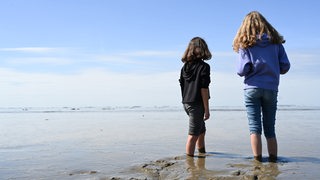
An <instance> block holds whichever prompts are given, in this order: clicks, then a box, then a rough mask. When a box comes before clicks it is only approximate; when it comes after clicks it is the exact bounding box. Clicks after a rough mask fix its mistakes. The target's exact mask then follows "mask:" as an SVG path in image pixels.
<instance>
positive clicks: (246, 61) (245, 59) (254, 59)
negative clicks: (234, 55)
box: [238, 34, 290, 91]
mask: <svg viewBox="0 0 320 180" xmlns="http://www.w3.org/2000/svg"><path fill="white" fill-rule="evenodd" d="M289 69H290V62H289V59H288V57H287V54H286V52H285V49H284V47H283V45H282V44H272V43H271V42H270V41H269V39H268V36H267V35H265V34H264V35H263V36H262V37H261V39H260V40H257V43H256V44H255V45H254V46H253V47H249V48H247V49H242V48H240V49H239V67H238V75H239V76H244V84H245V88H244V89H250V88H262V89H270V90H275V91H278V86H279V77H280V74H285V73H286V72H288V71H289Z"/></svg>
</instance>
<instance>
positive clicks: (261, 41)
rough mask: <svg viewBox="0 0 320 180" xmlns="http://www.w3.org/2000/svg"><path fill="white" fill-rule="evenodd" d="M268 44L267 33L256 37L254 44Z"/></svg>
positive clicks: (261, 45)
mask: <svg viewBox="0 0 320 180" xmlns="http://www.w3.org/2000/svg"><path fill="white" fill-rule="evenodd" d="M269 44H270V38H269V36H268V35H267V34H262V35H261V36H260V37H259V36H258V37H257V43H256V45H258V46H260V47H266V46H268V45H269Z"/></svg>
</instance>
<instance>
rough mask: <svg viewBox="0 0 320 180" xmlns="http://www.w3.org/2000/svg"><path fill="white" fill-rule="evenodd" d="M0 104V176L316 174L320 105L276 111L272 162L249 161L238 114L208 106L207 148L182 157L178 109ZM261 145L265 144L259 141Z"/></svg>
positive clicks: (182, 121) (117, 179) (182, 122)
mask: <svg viewBox="0 0 320 180" xmlns="http://www.w3.org/2000/svg"><path fill="white" fill-rule="evenodd" d="M25 111H26V110H24V111H21V112H20V111H17V110H12V111H11V110H7V109H6V110H3V109H2V112H1V113H0V118H1V124H0V179H101V180H103V179H105V180H108V179H114V180H122V179H124V180H125V179H132V180H133V179H317V178H318V177H319V176H320V172H319V170H318V169H319V167H320V158H319V157H318V154H319V152H320V145H319V143H317V142H318V141H317V135H316V134H317V132H320V131H319V129H320V126H319V125H320V122H319V121H318V120H319V117H320V110H319V109H309V108H298V109H297V108H295V109H290V108H289V109H286V108H283V109H282V110H279V111H278V115H277V130H276V131H277V137H278V141H279V162H278V163H269V162H267V153H266V147H265V146H264V149H263V158H264V161H263V162H262V163H257V162H255V161H253V159H252V156H251V149H250V144H249V135H248V129H247V122H246V116H245V112H244V111H243V110H241V109H224V108H222V109H215V110H213V111H212V112H211V114H212V117H211V119H210V120H209V121H208V122H207V135H206V143H207V145H206V146H207V151H208V152H207V153H206V154H201V156H200V157H195V158H190V157H186V156H185V155H184V147H185V140H186V132H187V119H186V118H187V117H186V115H185V113H184V112H183V111H182V110H180V109H179V108H174V109H171V108H164V109H163V108H153V109H140V108H135V109H126V108H125V109H120V110H119V109H116V110H114V109H108V108H103V109H98V110H97V109H94V110H92V109H89V110H88V109H86V110H83V108H79V109H77V108H76V109H67V110H66V109H63V110H56V109H54V110H50V109H49V110H48V109H46V110H43V109H41V110H32V109H31V110H30V109H28V111H27V112H25ZM264 143H265V142H264Z"/></svg>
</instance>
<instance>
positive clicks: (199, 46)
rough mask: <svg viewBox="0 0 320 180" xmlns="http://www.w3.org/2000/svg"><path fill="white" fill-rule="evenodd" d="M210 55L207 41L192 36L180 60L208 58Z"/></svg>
mask: <svg viewBox="0 0 320 180" xmlns="http://www.w3.org/2000/svg"><path fill="white" fill-rule="evenodd" d="M211 57H212V55H211V52H210V50H209V48H208V45H207V43H206V42H205V41H204V40H203V39H202V38H200V37H194V38H192V39H191V41H190V43H189V45H188V47H187V49H186V51H185V52H184V54H183V56H182V58H181V60H182V62H188V61H194V60H209V59H211Z"/></svg>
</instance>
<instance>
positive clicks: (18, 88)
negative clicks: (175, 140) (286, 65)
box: [0, 0, 320, 108]
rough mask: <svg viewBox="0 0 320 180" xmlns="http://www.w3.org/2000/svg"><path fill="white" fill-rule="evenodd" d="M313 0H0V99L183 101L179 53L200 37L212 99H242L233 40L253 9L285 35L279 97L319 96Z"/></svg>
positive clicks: (2, 102)
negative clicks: (208, 55)
mask: <svg viewBox="0 0 320 180" xmlns="http://www.w3.org/2000/svg"><path fill="white" fill-rule="evenodd" d="M318 7H320V1H315V0H313V1H303V2H302V1H289V0H282V1H278V0H268V1H266V0H265V1H245V0H224V1H218V0H198V1H191V0H161V1H156V0H135V1H133V0H117V1H108V0H67V1H66V0H28V1H25V0H12V1H11V0H10V1H1V2H0V25H1V28H0V42H1V43H0V107H60V106H62V107H67V106H77V107H82V106H152V107H153V106H157V107H162V106H180V105H181V94H180V87H179V83H178V79H179V74H180V69H181V67H182V65H183V64H182V62H181V60H180V59H181V56H182V54H183V52H184V50H185V49H186V47H187V45H188V43H189V41H190V40H191V39H192V38H193V37H195V36H200V37H202V38H204V39H205V40H206V42H207V44H208V46H209V49H210V51H211V52H212V54H213V58H212V59H211V60H209V61H207V62H208V63H209V64H210V66H211V80H212V81H211V84H210V94H211V99H210V106H211V108H214V107H215V106H243V78H242V77H239V76H238V75H237V74H236V67H237V60H238V54H237V53H235V52H233V50H232V41H233V38H234V36H235V33H236V31H237V29H238V28H239V26H240V24H241V22H242V20H243V18H244V17H245V15H246V14H248V13H249V12H250V11H253V10H257V11H259V12H260V13H262V14H263V15H264V16H265V17H266V19H267V20H268V21H269V22H270V23H271V24H272V25H273V26H274V27H275V28H276V29H277V30H278V31H279V32H280V33H281V34H282V35H283V36H284V38H285V39H286V43H285V44H284V47H285V49H286V52H287V55H288V57H289V60H290V62H291V69H290V71H289V72H288V73H287V74H286V75H283V76H281V79H280V86H279V95H278V104H279V105H294V106H320V101H319V100H320V99H319V92H320V80H319V76H320V71H319V67H320V62H319V61H320V45H319V42H320V36H319V35H318V32H320V21H319V20H318V17H320V11H319V10H318Z"/></svg>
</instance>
